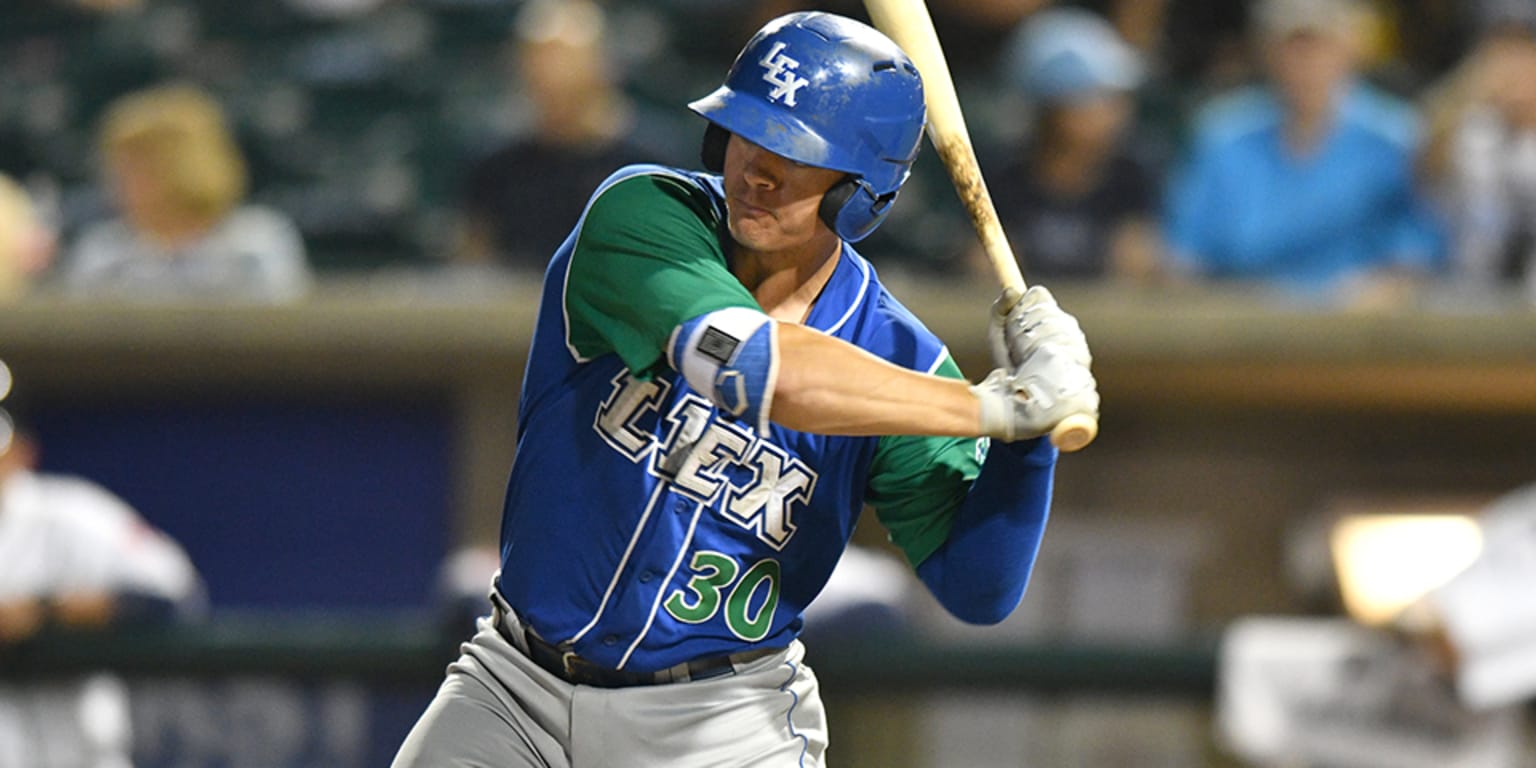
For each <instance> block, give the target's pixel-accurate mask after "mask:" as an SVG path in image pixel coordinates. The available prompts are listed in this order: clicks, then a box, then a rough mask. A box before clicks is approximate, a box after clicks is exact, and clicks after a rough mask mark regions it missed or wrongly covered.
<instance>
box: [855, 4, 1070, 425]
mask: <svg viewBox="0 0 1536 768" xmlns="http://www.w3.org/2000/svg"><path fill="white" fill-rule="evenodd" d="M864 8H865V9H866V10H868V11H869V18H870V20H871V21H873V22H874V23H875V27H876V28H877V29H879V30H880V31H881V32H884V33H885V34H886V36H888V37H890V38H891V39H892V40H893V41H895V42H896V44H897V45H899V46H901V49H902V50H904V51H906V52H907V55H908V56H910V57H911V58H912V63H914V64H916V65H917V71H918V72H919V73H920V74H921V75H922V77H923V100H924V102H925V103H926V104H927V107H928V139H929V140H930V141H932V142H933V147H934V149H936V150H938V152H939V157H940V158H941V159H943V161H944V167H945V168H946V169H948V170H949V178H950V179H951V180H952V181H954V183H955V191H956V192H958V193H959V195H960V202H961V203H963V204H964V205H965V211H966V213H968V214H970V217H971V223H972V224H973V225H975V227H976V235H977V236H978V237H979V238H980V239H981V246H982V248H983V249H984V250H985V251H986V253H987V260H988V261H989V262H991V264H992V271H993V272H995V273H996V274H997V279H998V281H999V282H1001V283H1002V284H1003V301H1001V302H999V304H998V310H999V311H1001V312H1004V313H1006V312H1008V311H1009V310H1011V309H1013V307H1014V305H1015V304H1017V303H1018V301H1019V298H1020V297H1021V296H1023V294H1024V287H1025V286H1024V275H1023V274H1022V273H1020V272H1019V262H1018V260H1017V259H1015V258H1014V255H1013V249H1012V248H1011V247H1009V245H1008V238H1007V237H1006V236H1005V235H1004V234H1003V225H1002V223H1001V222H1000V221H998V218H997V209H996V208H995V207H994V206H993V205H992V195H991V194H989V193H988V192H987V184H986V182H985V181H983V180H982V178H981V163H980V162H978V161H977V159H976V149H975V148H974V147H973V146H972V145H971V134H970V131H969V130H967V129H966V127H965V115H964V113H962V112H961V111H960V99H959V97H958V96H956V95H955V83H954V80H953V79H952V78H951V77H950V74H949V63H948V62H946V61H945V59H944V48H943V47H942V46H941V45H939V35H938V33H937V32H935V31H934V29H933V18H932V17H931V16H929V15H928V7H927V5H925V4H924V2H923V0H864ZM1098 433H1099V422H1098V419H1097V418H1096V417H1094V416H1093V414H1088V413H1075V414H1072V415H1071V416H1068V417H1066V418H1065V419H1062V420H1061V423H1060V424H1057V425H1056V428H1055V429H1053V430H1051V442H1052V443H1054V444H1055V445H1056V447H1057V448H1060V449H1061V450H1063V451H1076V450H1080V449H1082V448H1083V447H1085V446H1087V445H1088V444H1089V443H1091V442H1093V438H1094V437H1096V436H1097V435H1098Z"/></svg>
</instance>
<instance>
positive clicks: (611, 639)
mask: <svg viewBox="0 0 1536 768" xmlns="http://www.w3.org/2000/svg"><path fill="white" fill-rule="evenodd" d="M618 644H619V636H618V635H608V636H606V637H604V638H603V645H618Z"/></svg>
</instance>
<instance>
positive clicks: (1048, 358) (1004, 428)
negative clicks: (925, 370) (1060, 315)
mask: <svg viewBox="0 0 1536 768" xmlns="http://www.w3.org/2000/svg"><path fill="white" fill-rule="evenodd" d="M971 391H972V392H974V393H975V394H976V399H977V400H978V401H980V406H981V433H982V434H983V435H986V436H987V437H995V438H997V439H999V440H1004V441H1008V442H1012V441H1014V440H1027V439H1029V438H1032V437H1039V436H1041V435H1044V434H1046V433H1048V432H1050V431H1051V430H1052V429H1053V428H1054V427H1055V426H1056V425H1057V424H1059V423H1060V422H1061V420H1062V419H1065V418H1066V417H1068V416H1071V415H1073V414H1077V413H1085V414H1091V415H1093V416H1094V417H1097V416H1098V413H1099V391H1098V383H1097V382H1095V381H1094V379H1093V374H1092V373H1090V372H1089V371H1088V366H1087V365H1086V364H1084V363H1081V362H1079V361H1078V350H1074V349H1071V348H1069V347H1066V346H1062V345H1057V344H1043V345H1039V346H1036V347H1035V348H1034V349H1033V350H1032V351H1031V352H1030V355H1029V358H1028V359H1027V360H1025V361H1024V365H1022V366H1020V367H1019V369H1018V370H1016V371H1009V370H1006V369H1003V368H998V369H997V370H995V371H993V372H992V373H991V375H989V376H987V378H986V379H985V380H983V381H982V382H981V383H980V384H977V385H975V386H972V387H971Z"/></svg>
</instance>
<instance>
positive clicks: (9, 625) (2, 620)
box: [0, 597, 48, 644]
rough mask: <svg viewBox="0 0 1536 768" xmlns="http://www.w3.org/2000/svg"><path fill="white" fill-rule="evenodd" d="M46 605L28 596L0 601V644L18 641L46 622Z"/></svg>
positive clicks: (39, 628)
mask: <svg viewBox="0 0 1536 768" xmlns="http://www.w3.org/2000/svg"><path fill="white" fill-rule="evenodd" d="M47 618H48V613H47V606H46V605H44V604H43V601H41V600H37V599H34V598H30V597H24V598H21V599H18V600H8V601H0V644H6V643H19V642H21V641H23V640H26V639H28V638H30V637H32V636H33V635H35V634H37V633H38V631H39V630H41V629H42V628H43V625H44V624H45V623H47Z"/></svg>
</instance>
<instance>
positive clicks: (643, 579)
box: [640, 571, 656, 584]
mask: <svg viewBox="0 0 1536 768" xmlns="http://www.w3.org/2000/svg"><path fill="white" fill-rule="evenodd" d="M654 578H656V572H655V571H641V572H640V583H641V584H646V583H648V582H650V580H651V579H654Z"/></svg>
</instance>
